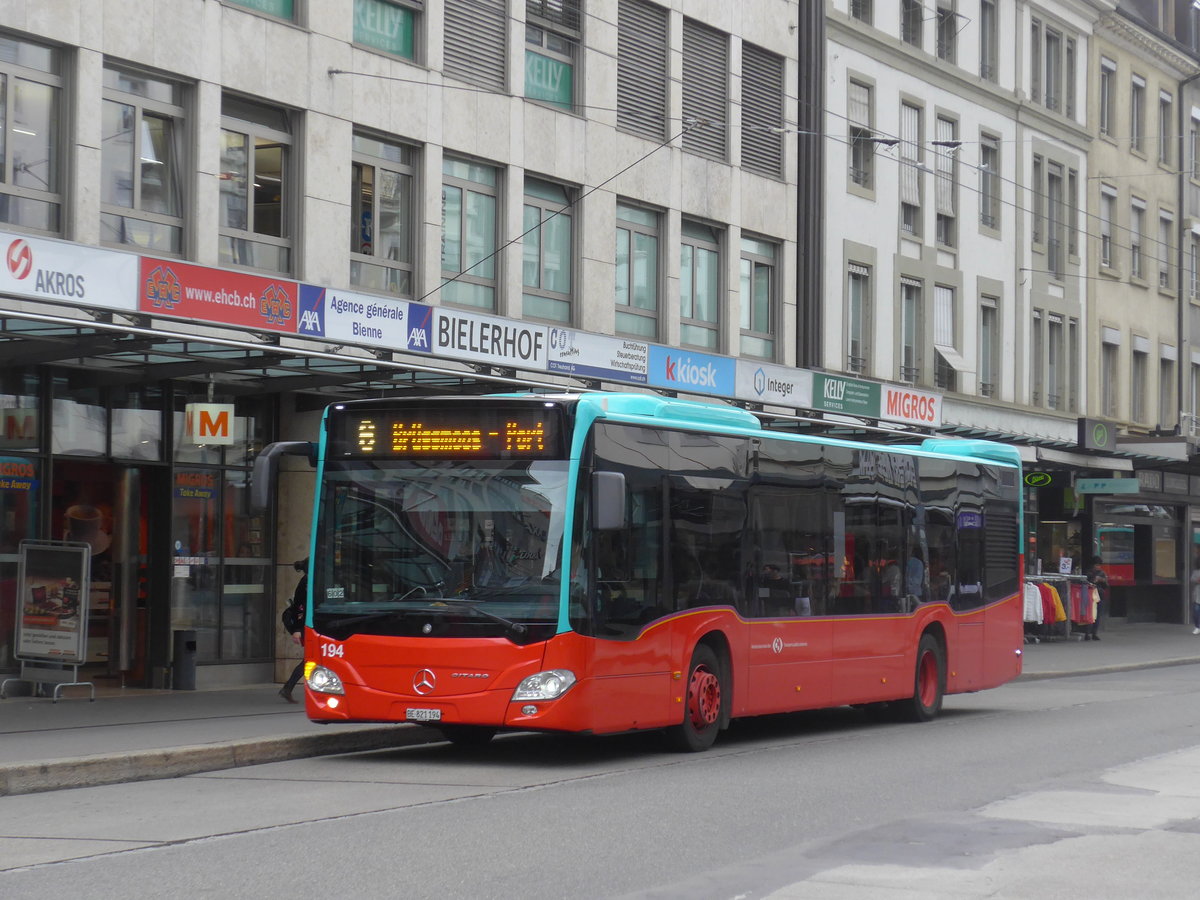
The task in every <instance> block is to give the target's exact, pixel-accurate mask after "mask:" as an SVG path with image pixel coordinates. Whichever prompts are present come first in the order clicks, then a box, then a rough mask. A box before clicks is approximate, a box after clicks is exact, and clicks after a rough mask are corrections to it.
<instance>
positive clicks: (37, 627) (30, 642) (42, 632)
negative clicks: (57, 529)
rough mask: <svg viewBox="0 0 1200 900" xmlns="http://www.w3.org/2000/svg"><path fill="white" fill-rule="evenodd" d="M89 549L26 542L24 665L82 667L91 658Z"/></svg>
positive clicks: (20, 648) (22, 563) (20, 572)
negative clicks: (89, 640) (56, 664)
mask: <svg viewBox="0 0 1200 900" xmlns="http://www.w3.org/2000/svg"><path fill="white" fill-rule="evenodd" d="M91 553H92V548H91V545H90V544H86V543H82V542H75V541H22V542H21V545H20V557H19V561H18V565H17V589H18V597H17V610H16V612H17V616H16V618H17V628H16V632H17V647H16V650H17V652H16V656H17V658H18V659H21V660H38V661H43V662H57V663H63V664H65V665H79V664H80V663H82V662H84V660H85V658H86V655H87V617H88V586H89V581H90V576H89V573H90V571H91Z"/></svg>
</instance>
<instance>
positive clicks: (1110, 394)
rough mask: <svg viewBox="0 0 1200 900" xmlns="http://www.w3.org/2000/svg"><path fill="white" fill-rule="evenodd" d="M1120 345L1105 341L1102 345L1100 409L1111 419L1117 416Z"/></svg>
mask: <svg viewBox="0 0 1200 900" xmlns="http://www.w3.org/2000/svg"><path fill="white" fill-rule="evenodd" d="M1119 352H1120V347H1119V345H1117V344H1112V343H1109V342H1108V341H1105V342H1104V343H1102V344H1101V345H1100V409H1101V413H1102V415H1104V416H1105V417H1106V418H1109V419H1115V418H1116V417H1117V355H1118V353H1119Z"/></svg>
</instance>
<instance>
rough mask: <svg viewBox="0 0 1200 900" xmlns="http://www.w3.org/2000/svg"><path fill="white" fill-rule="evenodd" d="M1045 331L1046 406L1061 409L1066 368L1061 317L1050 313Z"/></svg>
mask: <svg viewBox="0 0 1200 900" xmlns="http://www.w3.org/2000/svg"><path fill="white" fill-rule="evenodd" d="M1047 318H1048V319H1049V323H1048V325H1047V329H1046V332H1047V333H1046V405H1047V406H1048V407H1050V408H1051V409H1062V408H1063V407H1062V403H1063V399H1064V397H1063V386H1064V381H1065V375H1066V367H1065V366H1064V365H1063V320H1062V316H1060V315H1056V314H1055V313H1050V315H1049V316H1048V317H1047Z"/></svg>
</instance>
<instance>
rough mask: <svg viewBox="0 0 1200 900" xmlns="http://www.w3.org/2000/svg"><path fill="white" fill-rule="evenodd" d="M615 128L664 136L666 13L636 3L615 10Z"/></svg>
mask: <svg viewBox="0 0 1200 900" xmlns="http://www.w3.org/2000/svg"><path fill="white" fill-rule="evenodd" d="M617 126H618V127H619V128H621V129H623V130H625V131H631V132H633V133H634V134H640V135H642V136H643V137H647V138H650V139H652V140H656V141H661V140H663V139H664V138H665V137H666V136H667V135H666V131H667V10H666V9H664V8H663V7H661V6H652V5H651V4H648V3H641V2H639V0H621V5H620V8H619V9H618V10H617Z"/></svg>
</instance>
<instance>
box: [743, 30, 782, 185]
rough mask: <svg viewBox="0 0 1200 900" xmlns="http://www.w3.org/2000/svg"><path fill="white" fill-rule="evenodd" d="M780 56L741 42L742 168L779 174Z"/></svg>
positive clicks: (780, 120)
mask: <svg viewBox="0 0 1200 900" xmlns="http://www.w3.org/2000/svg"><path fill="white" fill-rule="evenodd" d="M783 98H784V90H783V57H781V56H777V55H776V54H774V53H771V52H770V51H767V50H763V49H761V48H759V47H755V46H754V45H753V44H746V43H743V44H742V168H744V169H747V170H749V171H751V172H757V173H759V174H760V175H768V176H770V177H771V178H781V177H782V176H783V134H782V131H781V129H780V127H779V125H780V123H781V122H782V121H783Z"/></svg>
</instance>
